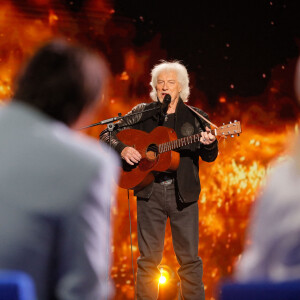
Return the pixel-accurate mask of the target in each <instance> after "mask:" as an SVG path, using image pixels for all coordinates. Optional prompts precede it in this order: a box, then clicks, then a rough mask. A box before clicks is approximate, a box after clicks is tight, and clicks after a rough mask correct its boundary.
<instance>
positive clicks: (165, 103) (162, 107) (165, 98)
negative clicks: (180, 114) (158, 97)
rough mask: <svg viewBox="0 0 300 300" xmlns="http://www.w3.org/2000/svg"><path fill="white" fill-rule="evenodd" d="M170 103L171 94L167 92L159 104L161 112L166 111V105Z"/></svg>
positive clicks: (164, 112)
mask: <svg viewBox="0 0 300 300" xmlns="http://www.w3.org/2000/svg"><path fill="white" fill-rule="evenodd" d="M170 103H171V96H170V95H169V94H166V95H165V97H164V100H163V102H162V105H161V112H162V113H163V114H166V113H167V110H168V106H169V104H170Z"/></svg>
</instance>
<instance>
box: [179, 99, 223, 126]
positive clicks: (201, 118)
mask: <svg viewBox="0 0 300 300" xmlns="http://www.w3.org/2000/svg"><path fill="white" fill-rule="evenodd" d="M185 106H187V107H188V108H189V109H190V110H191V111H193V112H194V113H195V114H196V115H198V116H199V117H200V118H201V119H203V120H204V121H206V122H207V123H208V124H210V125H212V126H214V127H216V128H218V126H217V125H215V124H214V123H212V122H210V121H209V120H208V119H206V118H205V117H203V116H202V115H201V114H199V113H198V112H197V111H196V110H194V109H193V108H192V107H190V106H189V105H186V104H185Z"/></svg>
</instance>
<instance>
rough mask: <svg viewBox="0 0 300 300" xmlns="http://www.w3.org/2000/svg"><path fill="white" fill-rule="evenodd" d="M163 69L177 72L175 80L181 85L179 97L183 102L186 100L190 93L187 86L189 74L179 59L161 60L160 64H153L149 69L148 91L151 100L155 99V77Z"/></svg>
mask: <svg viewBox="0 0 300 300" xmlns="http://www.w3.org/2000/svg"><path fill="white" fill-rule="evenodd" d="M163 71H175V72H176V73H177V80H178V82H179V84H180V86H181V92H180V98H181V99H182V100H183V102H187V101H188V98H189V95H190V87H189V81H190V80H189V74H188V72H187V69H186V67H185V66H184V65H183V64H181V63H180V62H179V61H170V62H169V61H162V62H161V63H160V64H158V65H156V66H154V68H153V69H152V71H151V76H152V78H151V82H150V85H151V87H152V91H151V92H150V97H151V98H152V100H153V101H157V92H156V84H157V77H158V75H159V74H160V73H161V72H163Z"/></svg>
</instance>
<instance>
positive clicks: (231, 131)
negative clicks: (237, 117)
mask: <svg viewBox="0 0 300 300" xmlns="http://www.w3.org/2000/svg"><path fill="white" fill-rule="evenodd" d="M241 132H242V129H241V123H240V122H239V121H234V122H233V123H232V122H230V123H229V124H226V125H225V124H223V126H221V127H217V128H216V129H212V130H211V134H213V135H215V136H223V137H226V136H227V135H230V136H231V137H233V136H234V135H238V136H239V134H240V133H241ZM200 139H201V133H197V134H194V135H191V136H187V137H184V138H181V139H178V140H174V141H169V142H166V143H162V144H159V145H158V152H159V153H164V152H167V151H171V150H174V149H178V148H180V147H182V146H186V145H189V144H193V143H196V142H199V141H200Z"/></svg>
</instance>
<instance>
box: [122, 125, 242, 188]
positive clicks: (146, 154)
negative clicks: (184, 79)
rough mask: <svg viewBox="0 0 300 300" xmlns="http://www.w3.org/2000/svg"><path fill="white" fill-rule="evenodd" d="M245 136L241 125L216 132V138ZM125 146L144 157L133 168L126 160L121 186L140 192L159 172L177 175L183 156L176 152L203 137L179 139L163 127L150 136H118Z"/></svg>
mask: <svg viewBox="0 0 300 300" xmlns="http://www.w3.org/2000/svg"><path fill="white" fill-rule="evenodd" d="M241 132H242V130H241V124H240V122H238V121H234V122H233V123H231V122H230V123H229V124H226V125H223V126H221V127H218V128H216V129H212V130H211V133H212V134H213V135H215V136H228V135H230V136H232V137H233V136H235V135H239V134H240V133H241ZM117 138H118V139H119V140H121V141H122V142H123V143H124V144H125V145H127V146H130V147H133V148H135V149H136V150H137V151H138V152H139V153H140V154H141V156H142V158H141V160H140V161H139V163H137V164H134V165H133V166H131V165H129V164H128V163H126V161H125V160H122V164H123V165H122V170H121V176H120V181H119V186H120V187H122V188H125V189H136V190H139V189H141V188H143V187H145V186H147V185H148V184H149V183H151V182H152V181H153V180H154V174H155V173H157V172H171V171H175V170H176V169H177V168H178V166H179V161H180V155H179V153H178V152H175V151H172V150H175V149H178V148H180V147H182V146H185V145H188V144H192V143H196V142H199V141H200V138H201V134H200V133H197V134H194V135H191V136H188V137H183V138H181V139H177V135H176V133H175V130H174V129H171V128H167V127H163V126H159V127H156V128H155V129H154V130H153V131H151V132H150V133H146V132H144V131H141V130H136V129H125V130H122V131H120V132H119V133H118V134H117Z"/></svg>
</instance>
